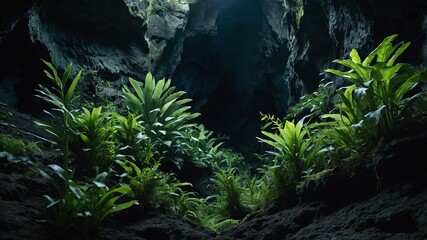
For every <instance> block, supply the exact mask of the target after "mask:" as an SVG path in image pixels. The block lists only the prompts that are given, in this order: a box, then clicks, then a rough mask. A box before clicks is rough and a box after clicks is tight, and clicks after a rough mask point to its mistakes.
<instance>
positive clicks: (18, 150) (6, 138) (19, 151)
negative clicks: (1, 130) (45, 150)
mask: <svg viewBox="0 0 427 240" xmlns="http://www.w3.org/2000/svg"><path fill="white" fill-rule="evenodd" d="M0 150H1V151H5V152H8V153H10V154H12V155H15V156H26V155H28V154H29V153H42V150H41V149H40V147H39V145H38V143H37V142H25V141H24V140H21V139H16V138H14V137H13V136H10V135H6V134H0Z"/></svg>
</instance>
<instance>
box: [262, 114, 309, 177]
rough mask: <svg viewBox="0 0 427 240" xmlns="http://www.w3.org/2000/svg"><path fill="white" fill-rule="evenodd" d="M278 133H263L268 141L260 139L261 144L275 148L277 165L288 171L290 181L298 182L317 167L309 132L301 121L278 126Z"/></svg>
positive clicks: (287, 122)
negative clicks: (308, 171)
mask: <svg viewBox="0 0 427 240" xmlns="http://www.w3.org/2000/svg"><path fill="white" fill-rule="evenodd" d="M276 127H277V131H278V132H277V133H270V132H267V131H262V134H264V135H265V136H266V137H267V138H268V139H264V138H258V139H259V140H260V141H261V142H264V143H267V144H268V145H270V146H272V147H274V148H275V149H276V150H278V151H277V152H274V153H273V154H274V155H276V156H277V157H278V160H279V161H278V162H276V165H280V166H282V167H284V168H285V169H286V170H287V174H288V176H289V179H291V180H293V181H295V182H297V181H299V180H300V179H301V177H302V176H303V174H304V172H305V171H307V170H310V169H311V168H312V167H314V165H315V154H316V152H315V151H310V150H311V148H312V144H311V142H310V139H309V138H308V134H309V132H308V130H307V129H306V128H305V127H304V126H303V122H302V121H299V122H298V123H297V124H295V123H294V122H293V121H292V122H290V121H286V122H285V123H284V124H278V125H276Z"/></svg>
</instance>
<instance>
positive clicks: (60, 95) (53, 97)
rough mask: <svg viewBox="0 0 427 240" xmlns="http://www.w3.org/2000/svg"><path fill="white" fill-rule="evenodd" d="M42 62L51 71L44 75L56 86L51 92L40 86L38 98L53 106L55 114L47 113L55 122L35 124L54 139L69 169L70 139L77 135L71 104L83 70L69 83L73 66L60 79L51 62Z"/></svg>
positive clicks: (37, 122)
mask: <svg viewBox="0 0 427 240" xmlns="http://www.w3.org/2000/svg"><path fill="white" fill-rule="evenodd" d="M42 61H43V63H44V64H46V65H47V67H48V68H49V69H50V72H49V71H48V70H45V71H44V73H45V74H46V76H47V77H48V78H50V79H51V80H52V81H53V83H54V85H55V86H54V88H53V89H52V91H51V90H50V89H48V88H46V87H45V86H43V85H39V88H40V89H37V90H36V91H37V92H38V93H39V94H38V95H36V96H37V97H39V98H41V99H43V100H45V101H46V102H47V103H50V104H51V105H53V108H52V111H54V112H49V111H45V112H46V113H47V114H49V115H50V116H51V117H52V119H53V120H54V122H53V123H48V122H43V121H35V123H36V125H37V126H38V127H40V128H42V129H44V130H45V131H47V132H48V133H49V134H50V135H51V136H52V137H53V140H54V143H55V144H56V145H57V146H58V148H59V150H60V151H61V153H62V155H63V160H64V166H65V168H68V164H69V157H70V150H69V142H70V139H71V138H72V137H73V136H75V135H76V133H75V132H74V131H73V125H74V123H75V117H74V113H73V111H72V107H71V104H72V102H73V99H74V93H75V89H76V87H77V83H78V82H79V79H80V75H81V73H82V70H80V71H79V72H78V73H77V74H76V76H75V77H74V78H73V79H72V80H71V82H69V77H70V73H71V70H72V64H69V65H68V66H67V68H66V69H65V71H64V73H63V75H62V77H59V75H58V72H57V70H56V69H55V67H54V66H53V65H52V64H51V63H50V62H47V61H44V60H42ZM56 112H59V113H60V115H59V116H58V115H56V114H54V113H56Z"/></svg>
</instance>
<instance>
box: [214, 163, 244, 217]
mask: <svg viewBox="0 0 427 240" xmlns="http://www.w3.org/2000/svg"><path fill="white" fill-rule="evenodd" d="M236 171H237V169H236V168H233V169H230V170H228V171H226V170H224V169H219V168H218V169H217V172H216V173H215V174H214V177H213V178H212V179H211V181H212V182H213V184H214V189H215V191H216V192H217V193H218V194H217V195H214V197H215V202H214V205H215V208H216V209H217V211H218V213H219V215H221V216H223V217H224V218H225V219H237V220H239V219H243V218H244V217H245V216H246V215H247V214H248V213H249V212H250V209H249V208H248V207H247V206H246V205H245V204H244V203H243V201H242V195H243V193H244V188H243V187H242V184H241V183H242V181H240V179H239V176H238V175H237V174H236Z"/></svg>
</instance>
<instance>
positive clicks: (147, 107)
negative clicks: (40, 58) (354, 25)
mask: <svg viewBox="0 0 427 240" xmlns="http://www.w3.org/2000/svg"><path fill="white" fill-rule="evenodd" d="M395 38H396V36H395V35H393V36H390V37H388V38H386V39H385V40H384V41H383V42H382V43H381V44H380V45H379V46H378V48H376V49H375V50H374V51H373V52H372V53H371V54H369V55H368V56H367V57H366V58H365V59H364V60H363V61H362V60H361V58H360V56H359V54H358V53H357V51H356V50H353V51H352V52H351V53H350V57H351V58H350V59H346V60H335V62H336V63H338V64H341V65H343V66H344V67H348V68H350V70H348V71H346V72H343V71H340V70H335V69H328V70H326V71H327V72H329V73H332V74H335V75H338V76H340V77H343V78H345V79H347V80H348V81H349V82H350V83H351V85H349V86H345V87H342V88H340V89H338V90H337V91H336V97H335V98H334V97H333V96H331V95H333V94H332V93H331V92H332V88H330V86H331V83H328V84H321V85H320V86H319V89H320V90H319V92H316V93H313V94H311V95H306V96H305V97H304V98H302V101H301V102H300V103H299V104H297V106H299V107H298V108H300V109H299V110H297V108H294V109H293V110H292V111H291V113H290V114H289V115H288V117H287V118H286V119H285V120H281V119H278V118H276V117H274V116H272V115H263V116H262V121H264V122H265V125H264V127H263V129H262V132H261V133H262V137H259V138H258V140H259V141H260V142H261V143H263V144H265V147H266V148H267V151H266V152H265V153H264V154H262V155H259V159H260V161H262V162H261V163H260V164H259V166H257V167H259V168H258V169H253V168H251V167H249V166H248V165H247V164H246V163H245V161H244V158H243V157H242V156H241V155H240V154H237V153H235V152H233V151H232V150H229V149H224V148H222V147H221V144H222V143H221V142H219V139H217V138H214V137H213V133H212V132H211V131H209V130H206V129H205V128H204V126H203V125H197V124H195V123H193V119H195V118H196V117H197V116H198V115H199V114H198V113H191V112H190V107H189V106H187V105H186V104H187V103H189V102H190V101H191V100H190V99H185V98H182V97H183V96H184V94H185V93H184V92H182V91H175V88H174V87H173V86H171V81H170V80H165V79H161V80H158V81H156V79H154V77H153V76H152V75H151V74H150V73H148V74H147V75H146V78H145V81H144V82H139V81H137V80H134V79H132V78H130V79H129V85H128V86H124V87H123V89H122V93H121V95H122V97H123V103H124V106H126V111H118V110H117V109H114V108H112V107H109V108H108V109H107V110H105V109H103V108H102V107H96V106H92V107H88V106H86V107H76V106H78V104H76V103H75V102H76V101H77V99H76V97H75V91H76V87H77V84H78V81H79V78H80V74H81V71H79V72H77V74H76V76H75V77H74V78H73V79H72V80H71V81H69V77H70V73H71V70H72V69H71V65H69V66H68V67H67V68H66V69H65V72H64V74H63V76H61V77H60V76H59V75H58V73H57V71H56V69H55V68H54V67H53V66H52V64H50V63H48V62H45V64H46V65H47V66H48V69H49V70H50V71H45V73H46V75H47V76H48V77H49V78H51V79H52V80H53V82H54V83H55V88H54V89H53V90H50V89H48V88H46V87H43V86H40V89H39V91H38V93H39V95H38V96H39V97H40V98H42V99H44V100H45V101H47V102H49V103H50V104H52V105H53V107H54V108H53V109H52V111H47V113H48V114H49V115H50V116H51V121H50V122H41V121H37V122H36V123H37V125H38V126H39V127H41V128H43V129H45V130H46V131H47V132H48V133H50V134H51V136H52V139H53V140H54V142H55V143H56V147H57V149H58V151H59V152H60V153H61V154H62V157H63V162H62V163H61V164H52V165H50V166H49V167H50V169H51V170H52V171H50V172H44V171H41V170H40V173H41V175H42V176H43V177H45V178H46V179H48V180H49V181H51V182H52V183H53V185H54V186H55V187H56V189H57V193H56V195H55V196H46V199H47V200H48V201H49V205H48V215H47V218H48V219H49V222H50V223H51V225H52V226H53V227H54V229H56V230H57V232H58V233H61V232H62V233H66V234H70V233H72V232H73V231H75V230H76V229H78V228H79V229H80V228H81V229H84V231H83V232H84V234H85V235H90V234H93V233H96V228H97V227H98V226H99V225H100V224H101V222H102V220H103V219H105V218H106V217H108V215H110V214H112V213H115V212H119V211H124V210H126V209H127V208H137V209H139V212H140V213H141V214H143V213H144V211H149V210H150V209H156V208H170V209H173V210H175V211H176V212H177V213H180V214H182V215H184V216H187V217H189V218H191V219H193V220H194V221H197V222H199V223H201V224H203V225H204V226H208V227H210V228H212V229H214V230H216V231H222V230H224V229H225V228H227V227H228V226H230V225H233V224H237V223H238V222H239V221H241V220H242V219H244V218H245V217H246V216H247V215H248V214H250V213H251V212H254V211H259V210H261V209H263V208H265V207H266V206H268V204H269V203H270V202H271V201H272V199H274V198H277V197H279V196H282V195H285V194H288V193H290V192H295V191H296V190H298V188H301V187H303V186H304V182H305V181H308V180H313V179H319V178H322V177H323V176H324V175H326V174H328V173H329V172H330V171H331V169H333V168H336V167H339V166H342V165H345V164H349V163H353V162H355V161H356V160H357V159H359V158H360V157H361V156H363V154H367V153H369V151H371V150H373V149H374V148H375V146H376V145H377V144H378V142H379V141H380V140H381V138H382V137H383V136H384V135H386V134H388V133H390V132H391V131H394V130H395V129H397V128H400V127H402V126H404V125H405V124H406V123H407V122H408V121H414V120H415V118H416V119H418V120H420V121H425V120H426V119H427V117H426V116H427V114H426V112H427V97H426V94H425V91H418V92H417V91H414V90H415V88H416V87H417V85H419V83H422V82H426V73H425V70H419V69H416V68H415V67H413V66H411V65H409V64H403V63H397V64H395V62H396V59H397V57H398V56H399V55H400V54H402V53H403V52H404V50H405V49H406V48H407V47H408V46H409V44H408V43H403V42H402V43H399V44H397V45H393V44H392V41H393V40H394V39H395ZM334 99H335V100H334ZM335 101H336V102H335ZM333 102H335V103H336V104H335V106H334V105H333ZM301 109H303V110H301ZM304 109H305V110H304ZM303 114H307V115H306V116H302V115H303ZM170 163H173V165H174V166H176V168H175V169H174V170H172V171H170V170H166V169H162V166H165V165H168V164H170ZM184 163H190V165H192V166H195V167H197V168H200V169H202V168H204V169H209V171H208V172H210V173H212V175H210V176H209V177H208V178H210V179H209V184H208V186H207V191H208V192H209V193H208V196H200V195H198V194H199V193H196V192H194V191H192V183H188V182H181V181H180V180H179V179H178V177H177V175H176V173H177V172H178V173H179V170H180V169H181V167H182V166H184ZM52 173H53V175H54V176H53V177H52V176H51V175H52ZM137 204H139V206H138V207H136V205H137Z"/></svg>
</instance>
